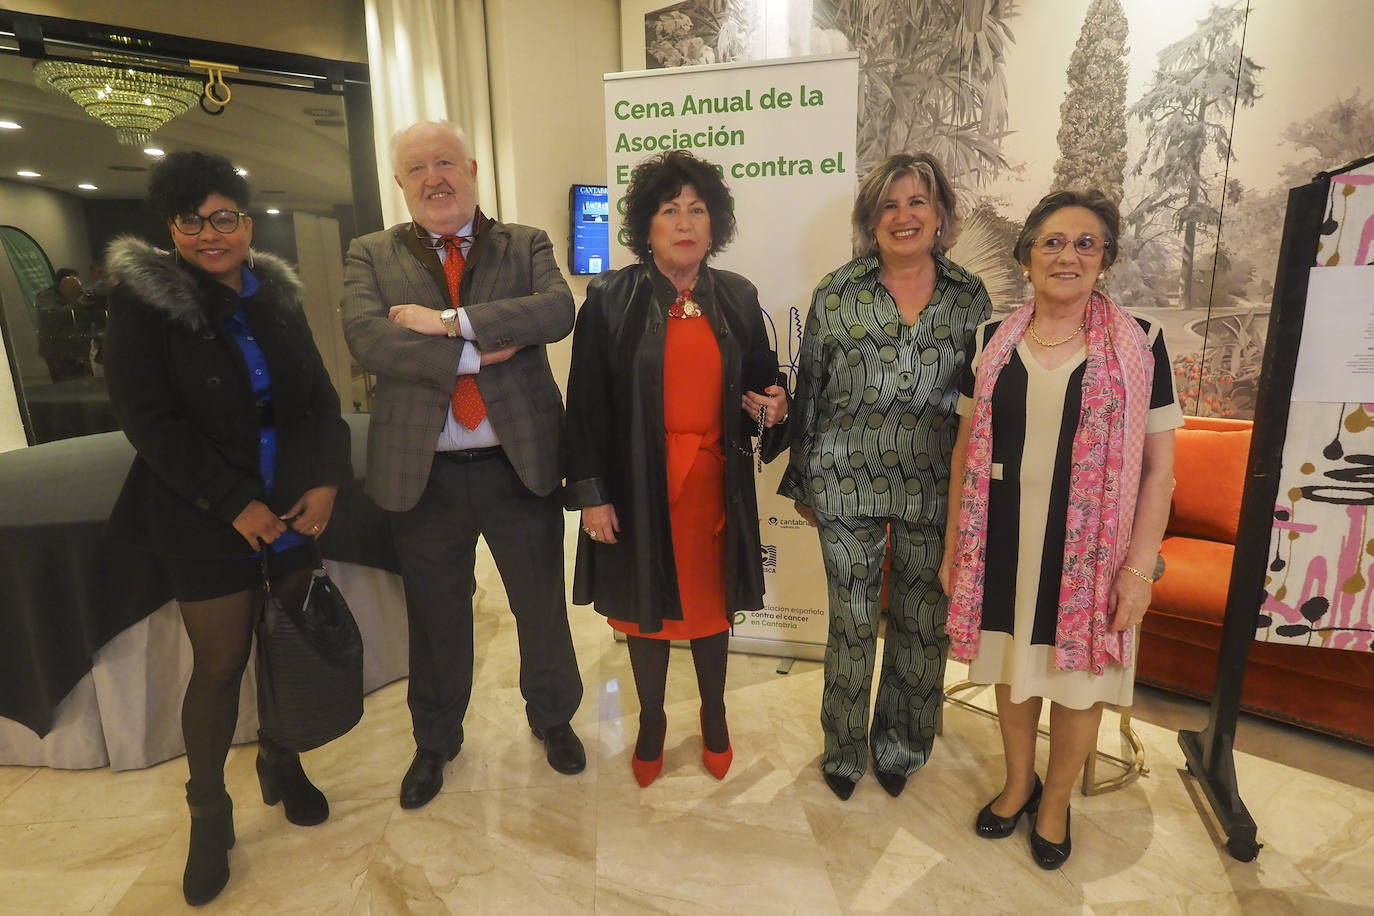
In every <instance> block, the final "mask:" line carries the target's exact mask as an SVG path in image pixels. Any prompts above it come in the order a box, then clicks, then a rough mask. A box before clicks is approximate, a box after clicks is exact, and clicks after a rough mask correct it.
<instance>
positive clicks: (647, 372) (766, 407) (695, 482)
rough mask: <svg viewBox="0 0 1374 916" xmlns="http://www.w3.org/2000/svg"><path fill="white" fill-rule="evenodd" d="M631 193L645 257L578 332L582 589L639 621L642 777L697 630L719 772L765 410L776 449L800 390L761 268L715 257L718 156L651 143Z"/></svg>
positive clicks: (629, 632) (652, 763)
mask: <svg viewBox="0 0 1374 916" xmlns="http://www.w3.org/2000/svg"><path fill="white" fill-rule="evenodd" d="M626 204H627V208H626V217H625V229H626V233H627V235H628V236H629V247H630V248H631V250H632V251H634V252H635V254H636V255H638V257H639V259H640V263H638V264H635V265H633V266H630V267H626V268H622V269H620V270H616V271H612V272H609V273H605V274H602V275H601V276H599V277H597V278H596V279H595V280H593V281H592V283H591V286H590V287H589V288H588V290H587V301H586V303H585V304H584V305H583V306H582V310H581V312H580V313H579V315H578V317H577V328H576V330H575V331H574V332H573V353H572V369H571V372H570V375H569V379H568V435H567V440H566V441H567V447H568V458H567V464H566V467H567V489H566V500H567V506H568V508H570V509H580V510H581V511H582V536H581V538H580V539H579V542H578V545H577V570H576V575H575V577H574V581H573V602H574V603H575V604H587V603H595V605H596V609H597V611H599V612H600V613H602V614H604V615H606V617H608V618H609V619H610V624H611V626H612V627H613V628H615V629H617V630H619V631H621V632H623V633H625V634H626V636H627V639H628V642H629V648H630V663H631V666H632V667H633V669H634V677H635V687H636V689H637V690H638V692H639V703H640V714H639V729H640V730H639V738H638V740H637V742H636V746H635V753H634V757H633V758H632V759H631V761H630V762H631V766H632V768H633V770H634V773H635V778H636V779H637V780H638V781H639V784H640V785H642V786H647V785H648V784H649V783H651V782H653V780H654V779H655V778H656V777H657V776H658V773H659V771H660V769H661V768H662V766H663V743H664V738H665V735H666V732H667V720H666V716H665V714H664V708H663V700H664V690H665V683H666V678H667V673H668V648H669V644H670V641H671V640H673V639H681V640H690V642H691V645H692V659H693V662H694V664H695V666H696V671H697V686H698V688H699V690H700V691H701V716H700V727H701V731H702V759H703V762H704V764H705V766H706V768H707V769H708V770H709V771H710V772H711V773H712V774H713V775H714V776H715V777H716V778H718V779H721V778H724V776H725V773H726V771H727V770H728V769H729V767H730V762H731V760H732V758H733V750H732V748H731V745H730V734H729V730H728V728H727V727H726V722H725V668H726V657H727V655H726V654H727V651H728V648H729V639H730V626H731V621H732V617H733V615H734V613H735V612H736V611H747V610H756V609H758V608H760V607H762V606H763V568H762V562H761V559H760V548H759V527H758V505H757V499H756V495H755V492H754V469H753V452H752V439H751V436H753V434H754V433H755V432H756V420H755V419H754V418H755V417H757V415H758V413H759V411H762V413H763V422H764V426H765V427H767V428H768V429H767V430H766V431H765V433H764V437H763V439H764V441H763V451H764V457H765V458H772V457H773V456H774V455H776V454H777V452H778V451H780V450H781V448H782V446H783V444H784V429H785V428H775V427H777V424H779V423H782V422H783V421H784V420H785V419H786V418H787V395H786V392H785V391H784V390H783V389H782V387H781V386H779V385H777V384H776V381H777V378H778V376H777V358H776V356H775V355H774V354H773V352H772V350H771V349H770V347H769V344H768V336H767V332H766V330H765V329H764V324H763V315H762V313H761V312H760V310H759V302H758V294H757V291H756V290H755V289H754V286H753V284H752V283H750V282H749V281H748V280H746V279H744V278H743V277H741V276H739V275H738V274H734V273H731V272H729V271H725V270H716V269H715V268H711V267H707V266H706V263H705V262H706V259H707V258H708V257H709V256H710V255H711V254H714V253H715V252H717V251H719V250H720V249H721V248H724V247H725V245H726V244H728V243H729V241H730V239H731V237H732V236H733V235H734V229H735V219H734V213H733V212H732V210H731V207H730V194H729V190H728V189H727V188H726V186H725V183H724V182H723V181H722V180H721V178H720V175H719V173H717V171H716V170H715V168H714V167H713V166H711V165H710V164H709V163H706V162H703V161H702V160H700V159H697V158H695V157H694V156H692V155H691V154H689V153H686V152H684V151H682V150H674V151H672V152H669V153H665V154H662V155H660V156H657V157H654V158H652V159H649V160H647V161H645V162H644V163H641V164H640V165H639V166H638V167H637V168H636V169H635V172H634V175H633V177H632V179H631V181H630V186H629V188H628V190H627V194H626ZM755 376H757V379H755V378H754V377H755ZM751 389H753V390H751Z"/></svg>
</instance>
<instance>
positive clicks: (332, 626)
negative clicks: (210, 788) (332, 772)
mask: <svg viewBox="0 0 1374 916" xmlns="http://www.w3.org/2000/svg"><path fill="white" fill-rule="evenodd" d="M315 557H316V569H315V570H314V573H313V574H312V576H311V580H310V588H309V590H308V591H307V592H306V594H305V600H304V601H303V602H302V603H301V606H300V607H288V606H284V605H283V604H282V602H281V599H280V598H279V597H278V596H277V595H275V594H273V592H272V588H271V585H270V583H269V582H268V579H267V565H266V555H265V553H264V558H263V575H262V581H263V589H264V591H265V592H266V594H265V595H264V596H263V597H264V600H263V605H262V615H261V616H260V617H259V618H258V622H257V637H258V656H257V678H258V725H259V727H260V728H261V729H262V732H263V734H265V735H266V736H267V737H268V738H270V739H272V741H273V742H275V743H276V744H278V745H280V746H281V747H284V748H286V749H287V750H291V751H308V750H311V749H313V748H317V747H319V746H320V745H322V744H325V743H327V742H329V741H333V740H334V739H335V738H337V737H339V736H340V735H342V734H344V733H346V732H347V731H348V730H349V729H351V728H352V727H353V726H354V725H357V724H358V720H359V719H361V718H362V717H363V637H362V634H361V633H360V632H359V631H358V623H357V621H355V620H354V619H353V612H352V611H350V610H349V609H348V603H347V602H346V601H344V598H343V595H342V594H340V593H339V589H338V587H337V586H335V585H334V583H333V581H331V580H330V578H329V575H328V574H327V573H326V572H325V570H324V562H323V559H322V558H321V557H320V553H319V547H318V545H317V546H316V548H315Z"/></svg>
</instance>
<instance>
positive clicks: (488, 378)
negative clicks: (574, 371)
mask: <svg viewBox="0 0 1374 916" xmlns="http://www.w3.org/2000/svg"><path fill="white" fill-rule="evenodd" d="M392 166H393V171H394V173H395V176H396V182H397V184H399V185H400V186H401V189H402V191H403V192H404V193H405V199H406V206H407V207H408V209H409V210H410V216H411V220H412V222H409V223H403V224H401V225H398V226H393V227H391V228H390V229H386V230H384V231H382V232H374V233H372V234H371V235H367V236H363V237H362V238H358V239H355V240H354V241H353V244H352V245H351V246H349V250H348V257H347V260H346V264H345V270H344V298H343V304H342V308H343V321H344V334H345V336H346V338H347V340H348V346H349V349H351V350H352V351H353V355H354V357H355V358H356V359H357V360H358V362H359V363H361V364H362V366H363V367H364V368H366V369H367V370H368V371H369V372H371V373H373V374H374V375H375V376H376V377H377V386H376V391H375V395H374V398H373V404H372V419H371V426H370V428H369V431H368V443H367V492H368V493H369V495H371V496H372V498H373V499H375V500H376V501H377V503H378V505H380V506H381V507H382V508H383V509H385V510H387V512H388V513H389V515H390V521H391V524H392V532H393V536H394V539H395V543H396V549H397V553H398V554H399V555H400V561H401V572H402V575H403V576H404V579H405V594H406V604H407V610H408V615H409V624H410V627H409V629H410V685H409V691H408V694H407V702H408V703H409V705H410V713H411V720H412V723H413V725H414V734H415V744H416V752H415V759H414V760H413V762H412V763H411V765H410V768H409V770H408V771H407V772H406V775H405V778H404V779H403V780H402V782H401V806H402V807H405V808H416V807H419V806H420V805H423V804H425V803H426V802H428V801H429V800H430V799H431V798H433V797H434V795H435V794H436V793H437V792H438V791H439V788H440V787H441V786H442V784H443V778H444V776H443V774H444V764H445V763H446V762H447V761H449V760H452V759H453V758H454V757H455V756H456V755H457V754H458V750H459V748H460V747H461V745H462V743H463V716H464V714H465V713H466V711H467V706H468V700H469V698H470V697H471V694H472V667H473V633H472V596H473V590H474V564H475V562H476V549H477V537H478V535H479V534H480V535H482V536H483V537H484V538H485V539H486V542H487V545H488V547H489V548H490V549H491V553H492V556H493V558H494V559H495V561H496V565H497V568H498V569H499V570H500V573H501V579H502V582H503V583H504V585H505V588H506V594H507V596H508V598H509V600H510V606H511V610H512V612H513V613H514V614H515V620H516V630H517V634H518V638H519V644H520V690H521V692H522V694H523V695H524V698H525V712H526V716H527V718H528V720H529V724H530V727H531V729H532V731H533V732H534V735H535V737H537V738H540V739H542V740H543V742H544V750H545V754H546V756H547V758H548V761H549V764H550V765H551V766H552V767H553V768H554V769H556V770H558V771H559V772H563V773H576V772H579V771H581V770H582V769H583V768H584V767H585V766H586V756H585V752H584V751H583V748H582V743H581V742H580V741H579V740H578V738H577V735H576V734H575V733H574V732H573V730H572V727H571V725H570V724H569V720H570V719H571V718H572V716H573V713H574V712H576V710H577V707H578V704H579V703H580V702H581V699H582V680H581V677H580V675H579V673H578V670H577V659H576V657H575V656H574V654H573V645H572V636H571V634H570V633H569V630H568V618H567V607H566V603H565V599H564V582H563V513H562V509H561V507H560V503H559V500H558V488H559V484H560V481H561V476H562V475H561V472H560V468H559V450H560V444H561V440H562V434H563V400H562V396H561V395H560V394H559V390H558V385H557V384H556V383H555V382H554V378H553V373H552V371H551V370H550V369H549V361H548V356H547V354H546V353H545V345H546V344H549V343H552V342H554V341H557V340H561V339H563V338H564V337H566V336H567V335H568V333H569V332H570V331H571V330H572V327H573V300H572V293H571V292H570V291H569V290H568V284H567V283H566V282H565V281H564V279H563V275H562V274H561V273H560V272H559V269H558V265H557V263H555V261H554V256H553V245H552V243H551V242H550V241H549V237H548V235H547V234H545V233H544V232H543V231H541V230H539V229H533V228H530V227H527V226H517V225H507V224H504V223H499V222H496V221H495V220H491V219H488V218H487V217H486V216H484V215H483V214H482V213H481V211H480V210H478V209H477V200H476V186H475V184H474V180H475V178H476V174H477V163H476V162H475V161H474V160H473V159H472V156H471V154H470V153H469V152H468V147H467V142H466V140H465V139H464V137H463V135H462V133H461V132H460V131H459V130H457V129H456V128H455V127H453V126H452V125H450V124H448V123H446V122H422V123H420V124H416V125H413V126H411V127H409V128H407V129H406V130H403V131H401V132H400V133H399V134H397V135H396V137H395V138H394V140H393V141H392ZM451 283H457V284H458V292H459V295H458V300H459V301H457V302H454V301H453V297H452V296H451V295H450V291H449V290H450V284H451ZM464 376H467V377H468V378H469V379H472V380H475V381H476V386H475V389H474V388H472V387H471V383H470V382H462V383H458V380H459V379H460V378H462V377H464ZM456 383H457V384H456ZM464 385H467V386H469V387H468V388H467V390H466V393H465V392H464V387H463V386H464ZM476 394H480V397H477V398H476V407H477V411H476V413H472V412H471V411H472V410H473V407H474V404H473V400H472V398H473V396H474V395H476Z"/></svg>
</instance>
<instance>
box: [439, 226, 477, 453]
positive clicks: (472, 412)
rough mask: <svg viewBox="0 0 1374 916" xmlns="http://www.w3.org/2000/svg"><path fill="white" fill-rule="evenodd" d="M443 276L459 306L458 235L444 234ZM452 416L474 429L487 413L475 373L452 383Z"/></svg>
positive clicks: (460, 261)
mask: <svg viewBox="0 0 1374 916" xmlns="http://www.w3.org/2000/svg"><path fill="white" fill-rule="evenodd" d="M444 248H446V249H447V250H448V254H447V255H446V256H445V257H444V276H445V277H446V278H447V279H448V295H449V298H450V299H451V300H452V301H453V307H454V308H459V303H458V281H459V280H460V279H462V276H463V249H462V248H460V247H459V245H458V236H456V235H446V236H444ZM450 400H451V401H452V404H453V418H454V419H455V420H457V421H458V422H459V423H462V424H463V426H465V427H467V428H468V429H476V428H477V427H478V426H479V425H480V424H481V422H482V418H483V417H485V416H486V415H487V405H486V404H485V403H484V402H483V401H482V392H480V391H478V390H477V377H476V376H475V375H460V376H458V380H457V381H456V382H454V383H453V396H452V398H451V399H450Z"/></svg>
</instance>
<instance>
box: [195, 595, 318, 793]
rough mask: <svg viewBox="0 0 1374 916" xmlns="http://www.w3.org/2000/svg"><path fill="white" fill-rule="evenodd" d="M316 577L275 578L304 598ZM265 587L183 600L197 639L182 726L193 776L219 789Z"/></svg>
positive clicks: (199, 782) (211, 789) (296, 597)
mask: <svg viewBox="0 0 1374 916" xmlns="http://www.w3.org/2000/svg"><path fill="white" fill-rule="evenodd" d="M309 583H310V570H309V569H303V570H299V571H297V572H293V573H291V574H289V575H287V576H283V577H282V578H281V579H280V580H279V581H278V580H274V581H273V589H274V590H275V591H276V592H277V593H278V594H279V595H281V597H282V600H283V601H301V600H304V598H305V589H306V587H307V586H308V585H309ZM261 600H262V592H261V590H259V589H249V590H247V591H242V592H235V593H234V594H232V595H223V596H221V597H219V598H210V599H208V600H205V601H183V602H181V619H182V622H183V623H184V624H185V625H186V635H187V636H189V637H190V639H191V655H192V668H191V680H190V683H188V684H187V685H186V696H185V698H184V699H183V700H182V701H181V731H182V734H183V736H184V737H185V740H186V764H187V766H188V767H189V768H190V770H191V782H192V783H193V784H194V785H195V786H196V787H197V788H200V789H203V790H205V791H206V792H210V793H214V792H217V791H219V790H221V789H222V788H223V786H224V759H225V757H227V756H228V754H229V745H230V744H231V743H232V742H233V740H234V728H235V726H236V725H237V724H238V717H239V684H240V682H241V681H242V680H243V670H244V668H245V667H247V665H248V652H249V649H250V648H251V647H252V644H253V622H254V620H255V619H256V617H257V613H258V608H259V606H260V602H261Z"/></svg>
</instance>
